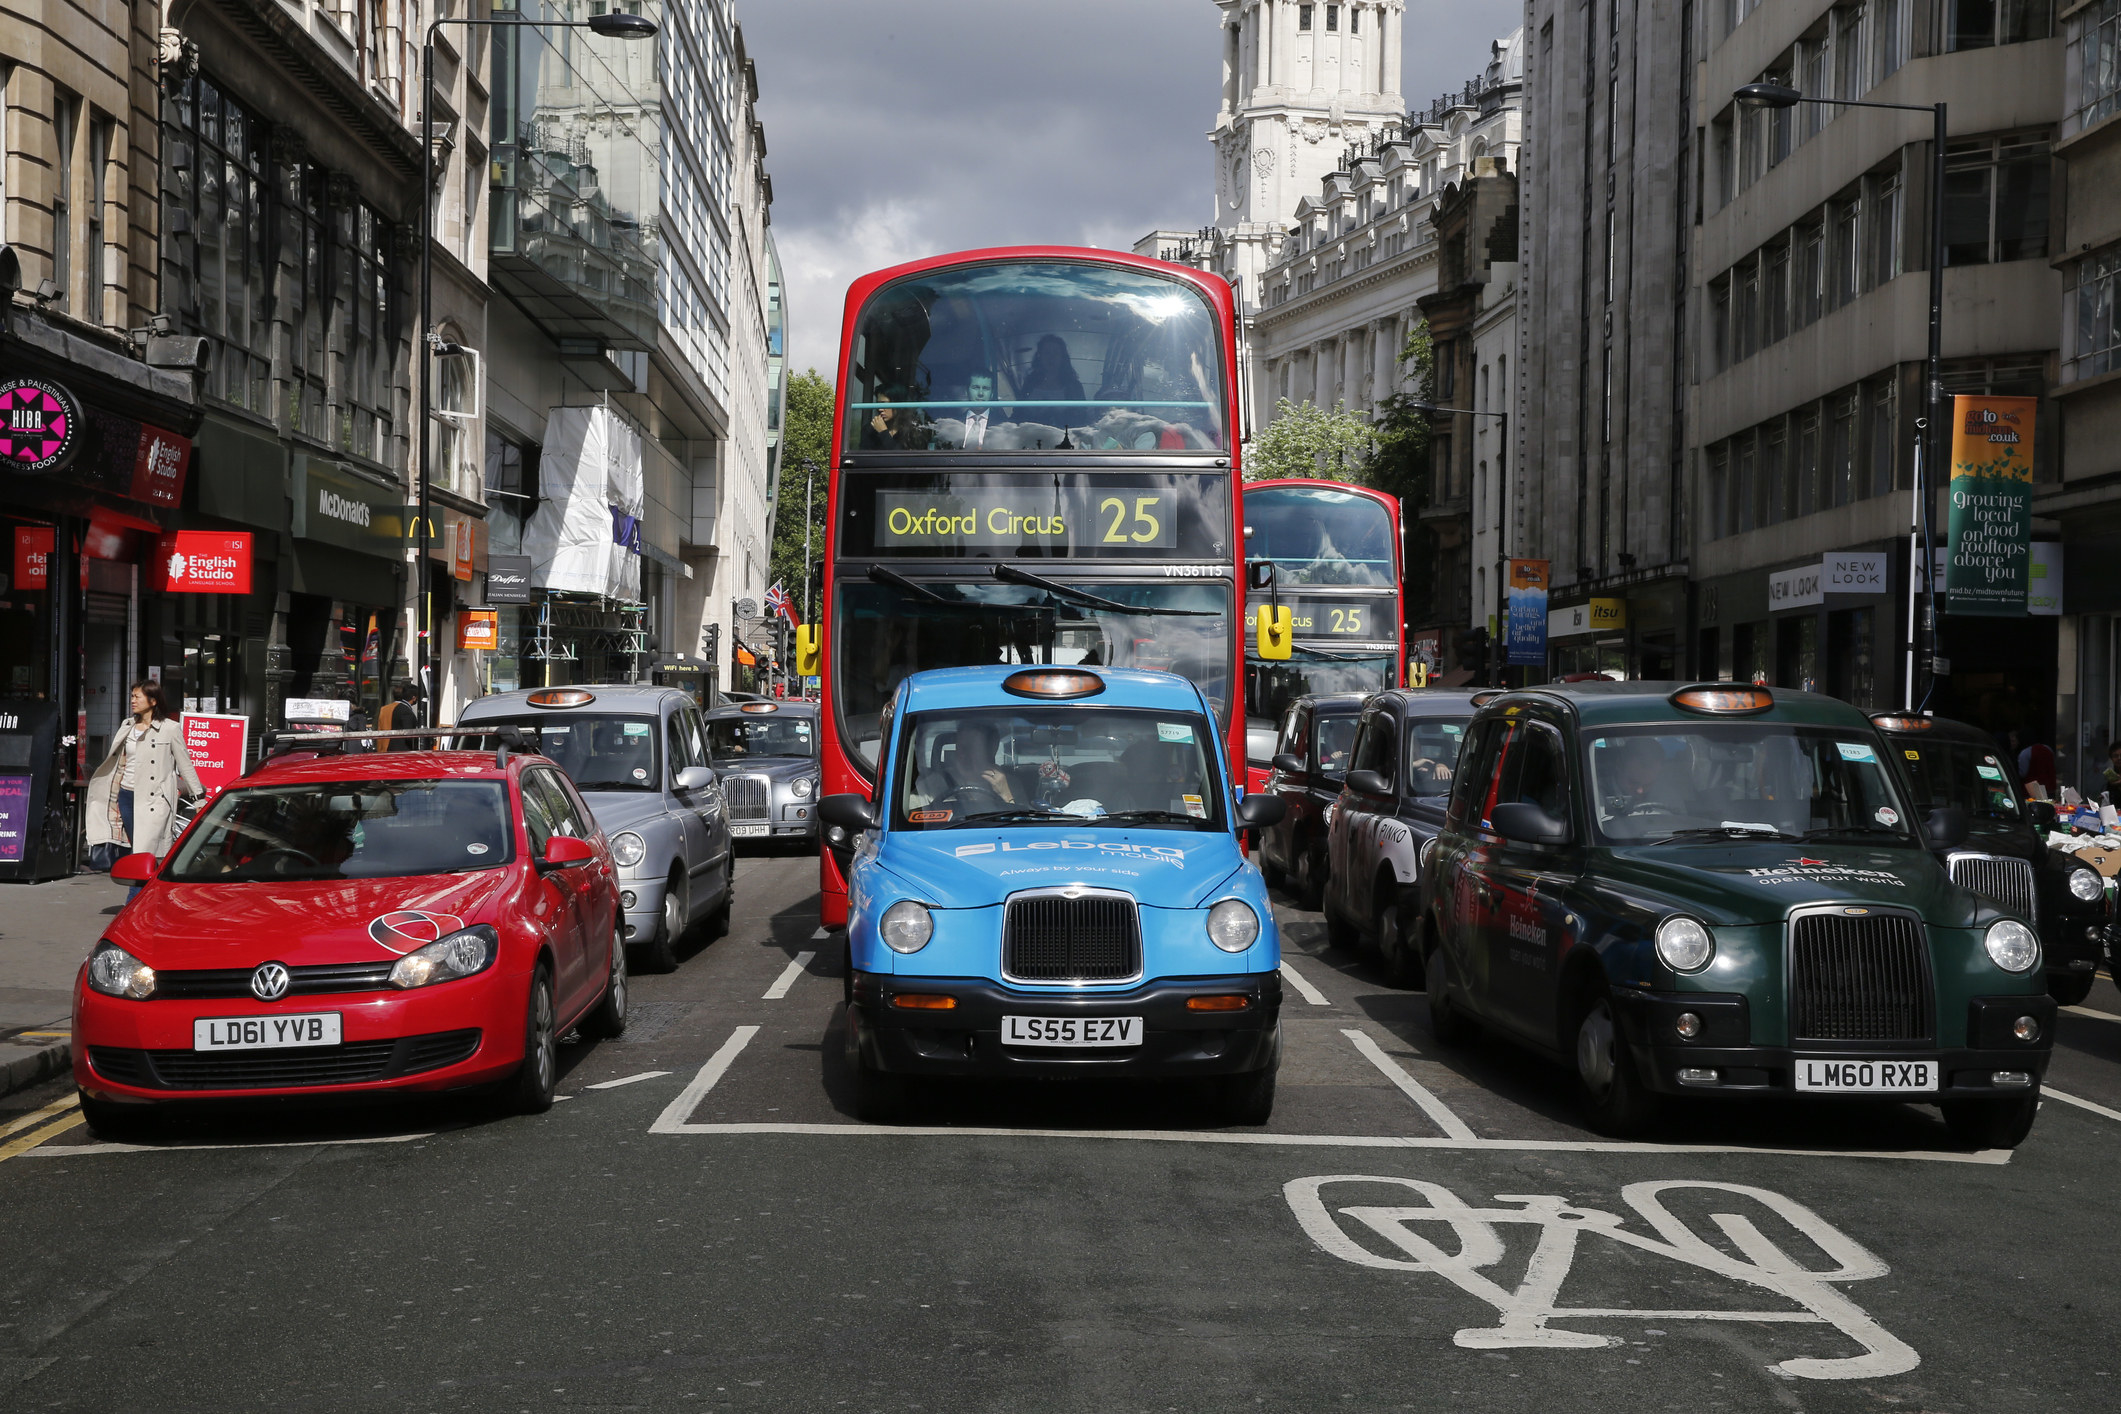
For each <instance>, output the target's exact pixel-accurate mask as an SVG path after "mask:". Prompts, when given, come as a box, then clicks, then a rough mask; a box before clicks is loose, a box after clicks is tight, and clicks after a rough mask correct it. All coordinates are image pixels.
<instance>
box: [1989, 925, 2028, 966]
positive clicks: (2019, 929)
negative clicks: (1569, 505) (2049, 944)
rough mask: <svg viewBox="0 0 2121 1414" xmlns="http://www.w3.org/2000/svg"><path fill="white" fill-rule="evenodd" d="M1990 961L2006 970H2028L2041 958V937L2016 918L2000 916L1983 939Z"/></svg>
mask: <svg viewBox="0 0 2121 1414" xmlns="http://www.w3.org/2000/svg"><path fill="white" fill-rule="evenodd" d="M1981 945H1982V946H1983V947H1985V948H1987V949H1988V957H1989V961H1991V962H1993V963H1995V964H1996V966H1998V967H2000V968H2002V969H2003V970H2004V971H2005V972H2026V971H2030V970H2031V969H2032V966H2033V964H2034V963H2036V962H2038V961H2039V960H2040V939H2039V938H2038V937H2036V936H2035V935H2034V933H2033V930H2032V929H2030V928H2028V927H2026V926H2025V925H2024V924H2023V923H2020V922H2019V921H2018V920H2017V919H2015V918H1999V919H1997V920H1996V921H1995V922H1993V923H1991V924H1989V925H1988V933H1987V935H1986V936H1984V937H1983V938H1982V939H1981Z"/></svg>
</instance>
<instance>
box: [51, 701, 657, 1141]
mask: <svg viewBox="0 0 2121 1414" xmlns="http://www.w3.org/2000/svg"><path fill="white" fill-rule="evenodd" d="M349 740H350V739H349ZM343 744H344V743H342V742H337V741H334V742H331V743H330V744H328V745H325V746H323V747H322V749H317V750H308V749H305V750H302V751H300V752H298V753H297V754H296V756H294V757H291V758H284V759H280V760H275V761H270V762H268V763H267V764H266V765H265V766H264V767H262V768H261V769H259V770H258V771H256V772H254V773H253V774H251V775H250V776H248V777H246V778H245V779H244V780H243V781H242V783H241V784H240V785H238V786H235V787H233V788H231V789H229V790H228V791H226V792H224V793H223V794H221V795H220V796H219V797H218V798H216V799H215V801H214V802H213V804H212V806H211V807H209V808H208V809H207V810H206V811H204V812H203V813H202V814H201V816H200V818H199V820H198V821H197V823H195V824H194V825H193V826H192V827H191V829H189V830H188V831H186V832H185V834H184V836H183V838H182V839H180V840H179V841H178V842H177V844H176V846H175V848H173V849H172V850H171V851H170V853H169V854H168V856H167V857H166V858H165V860H164V862H163V864H162V867H161V868H160V869H159V870H157V869H156V868H155V862H154V860H153V858H152V857H151V856H148V855H145V854H135V855H130V856H128V857H127V858H126V859H124V860H123V861H121V862H120V864H119V866H118V868H117V869H116V870H114V871H113V877H114V878H117V879H120V880H131V881H133V882H138V883H141V884H143V885H144V887H143V888H142V890H141V892H140V894H139V896H138V897H137V898H135V899H134V900H133V901H132V902H131V903H130V904H128V905H127V906H126V907H125V909H124V911H123V912H121V913H120V914H119V915H118V916H117V917H116V918H115V919H113V920H112V922H111V925H110V928H109V930H108V931H107V932H106V933H105V934H104V936H103V938H102V939H101V940H100V941H99V942H98V943H97V944H96V946H95V949H94V951H93V952H91V953H90V954H89V957H88V961H87V962H86V963H85V964H84V965H83V967H82V969H81V975H80V978H79V979H78V981H77V982H76V983H75V986H74V1080H75V1083H76V1084H77V1085H78V1086H79V1087H80V1090H81V1109H82V1112H83V1113H84V1114H85V1115H86V1117H87V1119H88V1122H89V1124H90V1125H91V1126H92V1127H93V1128H95V1129H96V1130H98V1131H99V1132H102V1133H104V1134H107V1135H110V1134H119V1133H123V1132H126V1131H128V1130H129V1129H132V1128H135V1127H137V1125H138V1122H139V1121H141V1120H143V1119H145V1118H147V1117H148V1116H149V1115H151V1114H153V1113H155V1107H156V1106H157V1105H165V1104H167V1103H168V1102H170V1101H174V1100H201V1099H219V1100H227V1099H235V1098H255V1097H260V1096H273V1097H281V1098H285V1097H290V1096H305V1095H327V1094H333V1095H335V1094H344V1093H374V1092H398V1091H425V1092H435V1091H455V1090H464V1089H469V1088H472V1087H480V1086H484V1087H492V1088H494V1089H496V1090H498V1091H499V1092H500V1093H501V1094H502V1095H503V1096H504V1097H505V1098H506V1099H507V1100H508V1101H509V1102H510V1103H511V1104H512V1105H513V1107H514V1108H516V1109H518V1110H521V1111H524V1112H530V1113H535V1112H537V1111H541V1110H544V1109H546V1108H548V1107H549V1106H550V1105H551V1104H552V1097H553V1086H554V1083H555V1081H556V1079H557V1076H558V1052H557V1044H558V1040H559V1038H560V1037H561V1036H563V1035H565V1034H566V1033H567V1031H568V1030H569V1029H570V1028H572V1027H575V1026H578V1025H579V1026H581V1027H583V1028H584V1029H585V1030H587V1031H589V1032H590V1033H592V1034H595V1035H600V1036H615V1035H617V1034H619V1032H621V1031H623V1030H624V1029H625V1026H626V949H625V947H624V946H623V945H622V944H621V943H620V942H619V941H618V940H617V927H618V924H619V922H620V917H621V915H620V913H619V895H618V884H617V881H616V874H615V872H614V870H613V868H612V862H611V852H610V850H609V848H608V847H607V846H606V843H605V840H604V836H603V834H602V833H601V832H600V831H599V830H598V829H597V826H596V822H595V820H594V819H593V818H592V817H591V815H590V813H589V810H588V808H587V807H586V806H584V805H583V803H582V799H581V797H580V796H579V795H577V794H576V793H575V790H574V786H573V785H572V783H570V782H569V781H568V779H567V777H566V776H565V774H563V773H562V772H561V771H560V769H559V768H558V767H557V766H555V765H553V764H552V763H551V762H550V761H547V760H545V759H544V758H543V757H539V756H532V755H517V754H511V753H510V752H508V751H506V750H502V751H498V752H495V751H442V750H431V751H430V750H414V751H404V752H391V753H388V754H344V753H343V751H342V747H343Z"/></svg>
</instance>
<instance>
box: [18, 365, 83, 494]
mask: <svg viewBox="0 0 2121 1414" xmlns="http://www.w3.org/2000/svg"><path fill="white" fill-rule="evenodd" d="M80 449H81V405H80V404H79V403H77V402H75V401H74V395H73V394H72V393H70V392H68V391H67V390H66V389H65V387H64V386H62V385H60V384H58V383H53V382H50V381H49V380H47V379H43V378H12V379H9V380H8V381H7V382H5V383H0V462H4V463H5V464H6V466H7V469H8V470H10V471H12V472H14V473H16V474H17V475H19V476H42V475H44V474H46V473H47V472H53V471H63V470H65V469H66V467H67V465H68V464H69V463H70V462H72V461H73V459H74V454H75V453H76V452H78V451H79V450H80Z"/></svg>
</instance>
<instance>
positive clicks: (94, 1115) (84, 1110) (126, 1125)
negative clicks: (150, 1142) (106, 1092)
mask: <svg viewBox="0 0 2121 1414" xmlns="http://www.w3.org/2000/svg"><path fill="white" fill-rule="evenodd" d="M81 1118H83V1119H85V1120H87V1121H88V1127H89V1128H90V1129H92V1130H94V1131H95V1133H96V1137H97V1138H98V1139H107V1140H110V1141H111V1142H112V1143H116V1144H130V1143H133V1142H136V1141H138V1140H143V1139H152V1138H153V1137H154V1136H155V1132H156V1130H158V1129H159V1128H160V1127H161V1123H160V1122H161V1119H162V1116H161V1115H160V1114H158V1113H157V1112H156V1109H155V1107H154V1106H153V1105H121V1104H117V1103H114V1102H113V1101H110V1100H97V1099H92V1098H90V1097H89V1096H87V1095H82V1096H81Z"/></svg>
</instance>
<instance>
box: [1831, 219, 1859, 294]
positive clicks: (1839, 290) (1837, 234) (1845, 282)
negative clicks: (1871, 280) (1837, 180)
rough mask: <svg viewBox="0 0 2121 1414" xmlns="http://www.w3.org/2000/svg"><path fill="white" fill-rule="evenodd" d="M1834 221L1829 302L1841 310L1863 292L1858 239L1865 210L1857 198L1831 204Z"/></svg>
mask: <svg viewBox="0 0 2121 1414" xmlns="http://www.w3.org/2000/svg"><path fill="white" fill-rule="evenodd" d="M1827 211H1828V214H1829V217H1830V219H1831V220H1832V222H1833V234H1834V247H1833V267H1832V269H1831V270H1830V271H1829V272H1828V279H1827V303H1828V304H1829V305H1830V306H1831V307H1833V308H1835V309H1839V308H1841V306H1843V305H1845V304H1847V303H1848V302H1849V301H1850V300H1853V299H1854V298H1856V295H1857V294H1858V292H1859V291H1860V290H1861V288H1862V287H1861V285H1860V284H1859V283H1858V281H1859V275H1860V268H1861V261H1862V247H1861V245H1860V243H1859V241H1858V239H1857V238H1858V237H1859V236H1860V235H1861V234H1862V231H1863V221H1862V208H1861V205H1860V204H1859V203H1858V202H1857V200H1856V198H1854V197H1847V198H1844V199H1843V200H1840V201H1836V202H1833V203H1830V204H1829V205H1828V207H1827Z"/></svg>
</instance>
